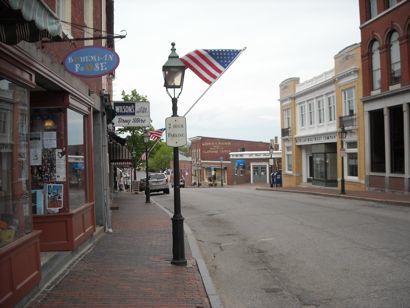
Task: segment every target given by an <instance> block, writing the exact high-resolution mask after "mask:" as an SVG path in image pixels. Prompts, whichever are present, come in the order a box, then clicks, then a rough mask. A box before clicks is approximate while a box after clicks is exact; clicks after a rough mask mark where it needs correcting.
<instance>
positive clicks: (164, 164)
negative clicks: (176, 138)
mask: <svg viewBox="0 0 410 308" xmlns="http://www.w3.org/2000/svg"><path fill="white" fill-rule="evenodd" d="M172 153H173V151H172V148H170V147H169V146H167V145H166V144H165V143H164V142H159V143H158V144H157V145H156V147H155V152H154V153H152V152H151V155H150V159H149V161H148V169H149V170H150V171H164V170H165V169H168V168H169V165H170V162H171V160H172Z"/></svg>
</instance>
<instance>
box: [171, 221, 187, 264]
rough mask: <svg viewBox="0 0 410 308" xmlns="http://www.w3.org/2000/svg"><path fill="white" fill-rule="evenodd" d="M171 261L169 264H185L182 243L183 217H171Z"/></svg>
mask: <svg viewBox="0 0 410 308" xmlns="http://www.w3.org/2000/svg"><path fill="white" fill-rule="evenodd" d="M171 220H172V244H173V245H172V255H173V256H172V261H171V264H173V265H178V266H185V265H187V261H186V259H185V245H184V218H183V217H182V216H179V217H178V216H177V217H175V216H174V217H172V218H171Z"/></svg>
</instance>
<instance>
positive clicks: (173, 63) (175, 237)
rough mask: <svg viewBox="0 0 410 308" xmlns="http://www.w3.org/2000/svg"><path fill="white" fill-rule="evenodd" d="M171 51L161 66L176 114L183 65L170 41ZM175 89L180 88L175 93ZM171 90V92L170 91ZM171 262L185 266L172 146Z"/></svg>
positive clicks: (176, 162)
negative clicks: (172, 210) (172, 211)
mask: <svg viewBox="0 0 410 308" xmlns="http://www.w3.org/2000/svg"><path fill="white" fill-rule="evenodd" d="M171 45H172V48H171V53H170V55H169V56H168V60H167V62H165V64H164V66H163V67H162V72H163V74H164V87H165V88H166V90H167V93H168V95H169V97H170V98H171V100H172V116H173V117H177V116H178V106H177V103H178V97H179V96H180V95H181V93H182V87H183V85H184V75H185V65H184V63H182V61H181V60H180V59H179V56H178V54H177V53H176V52H175V43H171ZM176 89H180V91H179V93H178V94H177V93H176ZM170 91H171V93H170ZM171 263H172V264H174V265H182V266H185V265H186V264H187V261H186V259H185V245H184V217H182V214H181V194H180V187H179V148H178V147H174V216H173V217H172V261H171Z"/></svg>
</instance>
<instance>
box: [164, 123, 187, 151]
mask: <svg viewBox="0 0 410 308" xmlns="http://www.w3.org/2000/svg"><path fill="white" fill-rule="evenodd" d="M165 127H166V136H167V145H169V146H170V147H174V148H177V147H180V146H183V145H186V144H187V133H186V118H185V117H169V118H166V119H165Z"/></svg>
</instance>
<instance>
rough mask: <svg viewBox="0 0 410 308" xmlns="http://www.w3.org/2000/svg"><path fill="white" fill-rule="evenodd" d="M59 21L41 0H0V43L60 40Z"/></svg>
mask: <svg viewBox="0 0 410 308" xmlns="http://www.w3.org/2000/svg"><path fill="white" fill-rule="evenodd" d="M62 37H63V31H62V27H61V23H60V20H59V19H58V17H57V16H56V15H55V14H54V13H53V12H52V11H51V10H50V9H49V7H48V6H47V5H46V4H44V3H43V1H41V0H0V42H2V43H5V44H8V45H15V44H17V43H19V42H20V41H27V42H37V41H40V40H41V39H42V38H50V39H59V38H60V39H61V38H62Z"/></svg>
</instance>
